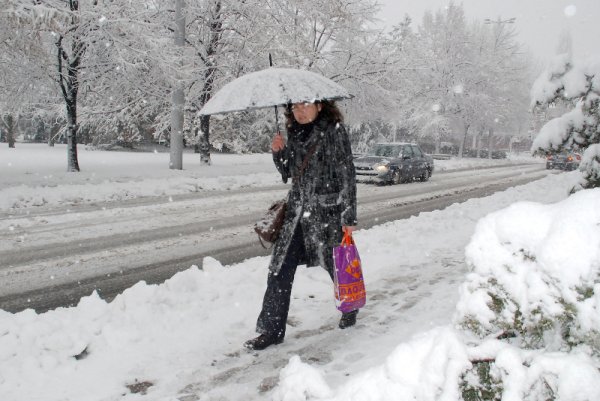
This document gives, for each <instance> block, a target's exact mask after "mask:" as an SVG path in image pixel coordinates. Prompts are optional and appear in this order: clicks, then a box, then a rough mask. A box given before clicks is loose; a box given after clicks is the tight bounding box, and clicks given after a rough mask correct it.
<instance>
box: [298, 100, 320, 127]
mask: <svg viewBox="0 0 600 401" xmlns="http://www.w3.org/2000/svg"><path fill="white" fill-rule="evenodd" d="M322 107H323V105H322V104H320V103H294V104H293V105H292V113H294V118H295V119H296V121H298V123H299V124H308V123H311V122H313V121H315V119H316V118H317V116H318V115H319V112H320V111H321V108H322Z"/></svg>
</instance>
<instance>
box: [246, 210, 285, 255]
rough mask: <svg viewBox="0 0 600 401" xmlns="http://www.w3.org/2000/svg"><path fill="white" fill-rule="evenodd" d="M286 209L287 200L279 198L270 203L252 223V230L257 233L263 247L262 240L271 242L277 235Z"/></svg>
mask: <svg viewBox="0 0 600 401" xmlns="http://www.w3.org/2000/svg"><path fill="white" fill-rule="evenodd" d="M286 209H287V202H286V201H285V199H280V200H278V201H277V202H275V203H273V204H272V205H271V207H270V208H269V209H268V210H267V213H265V215H264V217H263V218H262V219H261V220H259V221H257V222H256V223H254V231H255V232H256V233H257V234H258V239H259V240H260V243H261V244H262V246H263V247H264V246H265V245H264V244H263V241H266V242H270V243H273V242H275V240H276V239H277V237H278V236H279V232H280V231H281V227H283V220H284V219H285V210H286Z"/></svg>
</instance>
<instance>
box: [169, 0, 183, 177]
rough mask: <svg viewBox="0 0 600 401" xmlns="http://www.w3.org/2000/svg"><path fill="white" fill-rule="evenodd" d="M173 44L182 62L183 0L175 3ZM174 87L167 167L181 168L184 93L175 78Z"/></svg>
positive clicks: (180, 84) (180, 62) (177, 0)
mask: <svg viewBox="0 0 600 401" xmlns="http://www.w3.org/2000/svg"><path fill="white" fill-rule="evenodd" d="M175 46H177V47H178V51H179V57H180V60H179V64H180V65H181V64H182V62H183V59H182V58H183V48H184V46H185V16H184V15H183V0H176V3H175ZM177 81H178V82H177V83H176V84H175V85H176V88H175V89H174V90H173V96H172V102H173V106H172V110H171V144H170V158H171V159H170V163H169V168H170V169H173V170H181V169H183V108H184V105H185V95H184V93H183V87H182V83H181V82H179V79H177Z"/></svg>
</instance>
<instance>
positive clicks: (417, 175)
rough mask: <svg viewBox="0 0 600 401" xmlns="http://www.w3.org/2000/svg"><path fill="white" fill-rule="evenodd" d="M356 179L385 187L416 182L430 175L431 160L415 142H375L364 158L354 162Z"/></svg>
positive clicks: (425, 179)
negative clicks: (382, 184)
mask: <svg viewBox="0 0 600 401" xmlns="http://www.w3.org/2000/svg"><path fill="white" fill-rule="evenodd" d="M354 167H355V169H356V179H357V180H358V181H373V182H378V183H384V184H399V183H401V182H406V181H412V180H414V179H419V180H421V181H427V180H428V179H429V177H431V174H432V173H433V167H434V166H433V158H432V157H431V156H430V155H428V154H426V153H425V152H423V151H422V150H421V148H420V147H419V145H417V144H415V143H405V142H401V143H398V142H394V143H378V144H375V146H373V148H372V149H371V150H370V151H369V152H367V153H366V154H365V155H364V156H361V157H357V158H356V159H354Z"/></svg>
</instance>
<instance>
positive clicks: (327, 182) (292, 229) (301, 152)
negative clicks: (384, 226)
mask: <svg viewBox="0 0 600 401" xmlns="http://www.w3.org/2000/svg"><path fill="white" fill-rule="evenodd" d="M286 119H287V120H286V129H287V133H288V142H287V144H285V142H284V139H283V137H282V136H281V134H279V133H278V134H276V135H275V137H274V138H273V141H272V143H271V150H272V152H273V160H274V162H275V166H276V167H277V170H279V172H280V173H281V177H282V179H283V182H288V180H289V179H290V178H291V180H292V188H291V189H290V191H289V193H288V198H287V209H286V214H285V220H284V224H283V227H282V229H281V232H280V234H279V237H278V238H277V240H276V241H275V244H274V247H273V254H272V256H271V262H270V264H269V275H268V278H267V290H266V292H265V295H264V299H263V305H262V310H261V312H260V315H259V316H258V321H257V325H256V331H257V332H258V333H260V335H259V336H258V337H256V338H254V339H252V340H249V341H247V342H246V343H245V344H244V346H245V347H246V348H249V349H253V350H262V349H265V348H266V347H268V346H270V345H273V344H279V343H281V342H283V338H284V336H285V328H286V321H287V316H288V311H289V307H290V296H291V291H292V284H293V281H294V274H295V273H296V268H297V266H298V265H301V264H306V265H307V266H317V265H318V266H321V267H323V268H324V269H325V270H327V272H328V273H329V275H330V276H331V277H332V279H333V269H334V267H333V247H335V246H337V245H339V244H340V241H341V239H342V235H343V232H344V231H350V232H352V231H353V230H354V228H355V227H356V179H355V173H354V164H353V163H352V150H351V148H350V140H349V138H348V134H347V133H346V130H345V128H344V126H343V125H342V123H343V116H342V114H341V112H340V110H339V109H338V108H337V106H336V105H335V103H334V102H331V101H321V102H316V103H295V104H293V105H291V106H290V107H288V110H287V112H286ZM357 313H358V311H357V310H356V311H352V312H349V313H344V314H342V317H341V319H340V322H339V327H340V328H342V329H344V328H347V327H350V326H352V325H354V324H355V323H356V315H357Z"/></svg>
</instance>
